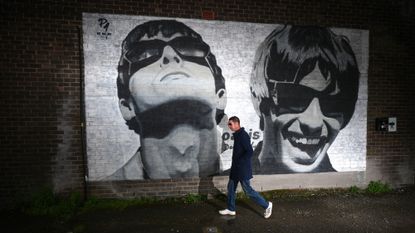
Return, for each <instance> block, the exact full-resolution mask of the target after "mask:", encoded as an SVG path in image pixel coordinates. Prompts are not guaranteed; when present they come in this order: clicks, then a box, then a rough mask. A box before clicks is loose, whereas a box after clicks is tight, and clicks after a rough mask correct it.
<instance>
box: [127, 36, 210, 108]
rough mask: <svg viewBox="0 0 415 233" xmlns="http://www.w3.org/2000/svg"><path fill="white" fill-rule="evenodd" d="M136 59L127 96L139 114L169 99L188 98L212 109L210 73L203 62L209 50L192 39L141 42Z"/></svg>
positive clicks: (180, 38)
mask: <svg viewBox="0 0 415 233" xmlns="http://www.w3.org/2000/svg"><path fill="white" fill-rule="evenodd" d="M139 43H141V45H140V46H138V47H139V48H140V49H138V50H139V51H133V53H136V54H134V55H130V56H134V57H138V58H136V60H137V59H138V61H135V62H134V63H132V64H133V65H132V66H131V67H132V68H131V69H133V70H135V69H138V70H137V71H136V72H135V73H134V74H133V75H132V76H131V79H130V85H129V86H130V93H131V94H132V96H133V98H134V101H135V104H136V105H137V107H138V109H139V111H140V112H141V111H145V110H147V109H149V108H151V107H153V106H156V105H159V104H161V103H164V102H167V101H170V100H172V99H180V98H191V99H197V100H200V101H203V102H206V103H208V104H209V105H210V106H212V108H215V109H216V102H217V95H216V91H215V81H214V77H213V74H212V72H211V70H210V68H209V65H208V63H207V62H206V60H205V57H206V55H207V54H208V53H209V47H208V46H207V45H206V44H204V43H203V42H201V41H200V40H196V39H194V38H189V37H183V36H176V37H172V38H168V39H166V38H164V39H163V37H161V38H151V39H149V40H147V41H146V40H145V41H141V42H139Z"/></svg>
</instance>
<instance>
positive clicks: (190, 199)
mask: <svg viewBox="0 0 415 233" xmlns="http://www.w3.org/2000/svg"><path fill="white" fill-rule="evenodd" d="M205 200H207V196H206V195H198V194H187V195H186V196H185V197H184V198H183V202H184V203H185V204H193V203H197V202H201V201H205Z"/></svg>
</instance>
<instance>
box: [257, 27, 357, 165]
mask: <svg viewBox="0 0 415 233" xmlns="http://www.w3.org/2000/svg"><path fill="white" fill-rule="evenodd" d="M358 86H359V70H358V67H357V62H356V58H355V55H354V53H353V51H352V48H351V46H350V45H349V41H348V39H347V38H346V37H344V36H339V35H336V34H335V33H333V32H332V31H331V30H330V29H328V28H322V27H315V26H288V25H285V26H280V27H278V28H276V29H275V30H274V31H273V32H272V33H271V34H270V35H269V36H268V37H267V38H266V39H265V40H264V41H263V42H262V43H261V44H260V46H259V48H258V50H257V53H256V56H255V64H254V68H253V72H252V75H251V81H250V89H251V97H252V102H253V105H254V108H255V110H256V112H257V114H258V115H259V117H260V128H261V129H262V130H264V141H263V144H262V154H261V155H260V156H259V160H260V166H261V164H262V168H261V170H262V171H266V172H269V173H287V172H318V171H334V169H333V168H332V166H331V164H330V161H329V158H328V156H327V154H326V152H327V149H328V148H329V146H330V145H331V143H332V142H333V141H334V139H335V137H336V136H337V133H338V132H339V130H340V129H342V128H344V127H345V126H346V125H347V124H348V122H349V121H350V119H351V117H352V115H353V112H354V108H355V103H356V100H357V93H358ZM267 163H268V164H267Z"/></svg>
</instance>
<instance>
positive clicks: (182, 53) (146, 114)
mask: <svg viewBox="0 0 415 233" xmlns="http://www.w3.org/2000/svg"><path fill="white" fill-rule="evenodd" d="M117 90H118V98H119V107H120V111H121V114H122V116H123V118H124V119H125V121H126V124H127V125H128V127H129V129H131V130H134V131H135V132H136V133H137V134H138V135H140V142H139V143H140V145H141V148H140V149H139V150H138V152H137V153H136V154H135V155H134V156H133V157H132V158H131V159H130V160H129V161H128V162H127V163H126V164H125V165H124V166H123V167H121V168H120V169H118V170H117V171H116V172H115V173H114V174H112V175H111V176H110V177H108V179H118V180H123V179H146V178H147V179H166V178H182V177H204V176H210V175H214V174H218V173H219V154H218V152H217V151H218V145H217V138H218V137H219V135H217V129H216V127H215V126H216V124H218V123H219V122H220V121H221V120H222V118H223V116H224V108H225V105H226V88H225V80H224V78H223V76H222V71H221V69H220V67H219V66H218V65H217V64H216V59H215V56H214V55H213V54H212V53H211V52H210V48H209V45H207V44H206V43H205V42H204V41H203V40H202V37H201V36H200V35H199V34H198V33H196V32H195V31H194V30H192V29H191V28H189V27H188V26H187V25H185V24H183V23H181V22H178V21H175V20H152V21H148V22H145V23H142V24H140V25H138V26H136V27H135V28H134V29H133V30H132V31H131V32H130V33H129V34H128V35H127V37H126V38H125V39H124V41H123V43H122V50H121V57H120V61H119V66H118V78H117ZM137 163H138V164H137Z"/></svg>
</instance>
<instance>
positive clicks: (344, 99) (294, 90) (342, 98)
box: [271, 82, 355, 120]
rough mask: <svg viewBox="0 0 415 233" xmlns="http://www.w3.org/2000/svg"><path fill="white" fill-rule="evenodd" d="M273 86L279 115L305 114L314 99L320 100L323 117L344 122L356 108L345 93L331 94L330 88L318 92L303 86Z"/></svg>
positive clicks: (284, 84)
mask: <svg viewBox="0 0 415 233" xmlns="http://www.w3.org/2000/svg"><path fill="white" fill-rule="evenodd" d="M273 86H274V88H273V90H272V91H271V94H272V96H273V97H274V98H273V99H274V104H275V105H276V106H277V115H281V114H287V113H301V112H304V111H305V110H306V109H307V108H308V107H309V106H310V103H311V101H312V100H313V99H314V98H317V99H318V100H319V104H320V109H321V111H322V113H323V115H325V116H327V117H331V118H336V119H339V120H342V119H343V118H344V116H345V115H346V114H347V113H349V112H350V111H352V110H353V109H354V106H355V102H354V100H353V99H350V97H349V96H348V95H346V94H345V93H344V92H338V93H335V94H331V93H330V92H331V90H330V88H328V89H326V90H324V91H317V90H315V89H313V88H310V87H307V86H303V85H298V84H292V83H278V82H276V83H275V84H274V85H273Z"/></svg>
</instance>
